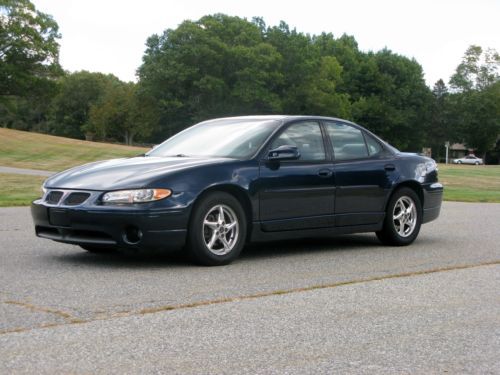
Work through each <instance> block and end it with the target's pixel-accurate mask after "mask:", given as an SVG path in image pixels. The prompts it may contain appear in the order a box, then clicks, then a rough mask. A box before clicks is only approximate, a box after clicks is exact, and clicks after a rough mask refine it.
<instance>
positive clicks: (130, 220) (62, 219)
mask: <svg viewBox="0 0 500 375" xmlns="http://www.w3.org/2000/svg"><path fill="white" fill-rule="evenodd" d="M31 214H32V217H33V221H34V224H35V231H36V235H37V236H38V237H41V238H48V239H51V240H54V241H58V242H64V243H70V244H76V245H89V244H93V245H103V246H116V247H120V248H135V249H150V248H151V249H170V248H180V247H182V246H183V245H184V243H185V241H186V234H187V224H188V212H187V209H185V208H182V209H164V208H163V209H151V208H148V209H144V208H137V207H133V208H128V207H108V206H77V207H65V206H51V205H48V204H46V202H44V201H43V200H41V199H40V200H36V201H34V202H33V203H32V205H31Z"/></svg>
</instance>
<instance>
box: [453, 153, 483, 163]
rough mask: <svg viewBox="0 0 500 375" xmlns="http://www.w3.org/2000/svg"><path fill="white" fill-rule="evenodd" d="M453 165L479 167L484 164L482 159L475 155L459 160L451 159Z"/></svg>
mask: <svg viewBox="0 0 500 375" xmlns="http://www.w3.org/2000/svg"><path fill="white" fill-rule="evenodd" d="M453 164H473V165H480V164H484V162H483V159H481V158H478V157H477V156H475V155H467V156H464V157H463V158H460V159H453Z"/></svg>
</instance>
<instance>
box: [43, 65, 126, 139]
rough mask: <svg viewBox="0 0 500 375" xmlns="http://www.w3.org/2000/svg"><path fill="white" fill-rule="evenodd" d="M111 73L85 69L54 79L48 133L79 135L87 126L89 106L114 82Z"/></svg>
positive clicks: (116, 81) (74, 136)
mask: <svg viewBox="0 0 500 375" xmlns="http://www.w3.org/2000/svg"><path fill="white" fill-rule="evenodd" d="M118 82H119V79H118V78H116V77H115V76H113V75H105V74H102V73H90V72H86V71H81V72H75V73H71V74H67V75H66V76H64V77H62V78H61V79H60V80H59V81H58V93H57V95H56V96H55V98H54V100H53V102H52V108H53V110H52V113H51V116H50V117H51V121H50V122H51V124H50V132H51V133H54V134H56V135H62V136H65V137H72V138H83V137H84V136H85V133H86V132H87V133H89V135H91V132H89V129H86V128H84V127H83V126H84V125H85V124H86V123H87V122H88V119H89V112H90V107H91V106H92V104H95V103H97V102H98V101H99V100H100V99H101V98H102V97H103V95H104V94H105V92H106V89H107V87H108V86H109V85H113V84H118Z"/></svg>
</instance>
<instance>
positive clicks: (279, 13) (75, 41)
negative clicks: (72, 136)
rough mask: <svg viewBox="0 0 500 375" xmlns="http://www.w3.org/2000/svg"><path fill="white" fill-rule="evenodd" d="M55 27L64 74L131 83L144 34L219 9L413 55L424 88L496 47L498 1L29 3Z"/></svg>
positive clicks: (499, 27) (499, 18)
mask: <svg viewBox="0 0 500 375" xmlns="http://www.w3.org/2000/svg"><path fill="white" fill-rule="evenodd" d="M32 1H33V3H34V4H35V6H36V7H37V9H39V10H41V11H43V12H45V13H48V14H51V15H52V16H53V17H54V18H55V20H56V21H57V23H58V24H59V28H60V32H61V34H62V39H61V40H60V44H61V49H60V62H61V65H62V66H63V68H64V69H66V70H69V71H76V70H83V69H84V70H89V71H96V72H103V73H113V74H115V75H116V76H118V77H119V78H120V79H122V80H125V81H132V80H134V81H135V80H136V77H135V71H136V69H137V68H138V67H139V66H140V65H141V63H142V55H143V53H144V50H145V42H146V39H147V37H148V36H150V35H152V34H155V33H156V34H159V33H161V32H162V31H163V30H165V29H167V28H176V27H177V26H178V25H179V24H180V23H181V22H182V21H183V20H186V19H190V20H197V19H199V18H201V17H202V16H204V15H207V14H214V13H225V14H228V15H236V16H240V17H246V18H247V19H248V20H251V19H252V17H253V16H259V17H263V18H264V20H265V22H266V24H267V25H268V26H269V25H277V24H278V23H279V21H280V20H283V21H285V22H286V23H288V25H290V27H291V28H294V27H295V28H296V29H297V31H300V32H304V33H310V34H319V33H321V32H323V31H324V32H331V33H333V34H334V36H335V37H339V36H340V35H342V34H343V33H347V34H350V35H353V36H354V37H355V38H356V40H357V42H358V45H359V48H360V49H361V50H364V51H368V50H373V51H377V50H380V49H382V48H384V47H388V48H389V49H390V50H392V51H393V52H396V53H399V54H402V55H405V56H408V57H415V58H416V60H417V61H418V62H419V63H420V64H421V65H422V66H423V68H424V72H425V79H426V81H427V84H428V85H429V86H432V85H433V84H434V83H435V82H436V81H437V80H438V79H439V78H443V79H444V80H445V82H447V81H448V79H449V77H450V76H451V75H452V74H453V72H454V70H455V68H456V66H457V65H458V64H459V62H460V59H461V57H462V56H463V53H464V52H465V50H466V48H467V47H468V46H469V45H471V44H478V45H480V46H482V47H484V48H485V47H491V48H495V49H496V50H497V51H499V52H500V0H467V1H466V0H455V1H453V0H411V1H409V0H372V1H370V0H323V1H318V0H302V1H295V0H288V1H281V0H280V1H273V0H247V1H236V0H232V1H231V0H177V1H168V0H164V1H160V0H142V1H130V0H121V1H120V0H32Z"/></svg>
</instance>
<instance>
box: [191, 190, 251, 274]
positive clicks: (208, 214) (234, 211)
mask: <svg viewBox="0 0 500 375" xmlns="http://www.w3.org/2000/svg"><path fill="white" fill-rule="evenodd" d="M246 231H247V224H246V220H245V213H244V211H243V208H242V207H241V204H240V203H239V201H238V200H237V199H236V198H235V197H233V196H232V195H230V194H227V193H224V192H214V193H210V194H208V195H207V196H205V197H203V198H202V200H201V201H200V202H198V203H197V204H196V206H195V207H194V210H193V213H192V216H191V220H190V223H189V236H188V240H187V249H188V252H189V254H190V256H191V258H192V259H193V260H194V261H195V262H197V263H200V264H202V265H206V266H220V265H224V264H228V263H230V262H232V261H233V260H234V259H236V258H237V257H238V255H239V254H240V252H241V250H242V249H243V246H244V244H245V238H246Z"/></svg>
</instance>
